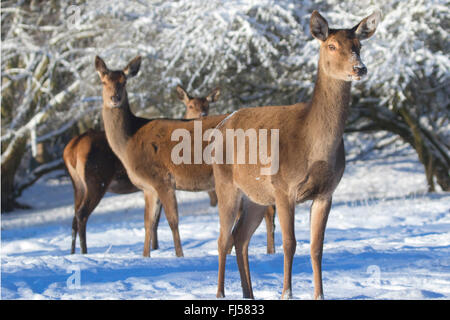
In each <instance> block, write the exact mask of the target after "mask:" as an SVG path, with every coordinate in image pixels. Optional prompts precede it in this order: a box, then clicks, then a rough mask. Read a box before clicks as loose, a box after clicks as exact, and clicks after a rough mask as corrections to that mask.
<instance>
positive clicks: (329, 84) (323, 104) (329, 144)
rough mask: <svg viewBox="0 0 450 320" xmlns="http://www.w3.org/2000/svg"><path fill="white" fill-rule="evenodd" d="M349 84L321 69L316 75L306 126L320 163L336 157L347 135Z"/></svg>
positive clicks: (312, 154)
mask: <svg viewBox="0 0 450 320" xmlns="http://www.w3.org/2000/svg"><path fill="white" fill-rule="evenodd" d="M350 88H351V82H350V81H343V80H339V79H335V78H332V77H330V76H329V75H327V74H326V72H325V71H324V70H323V67H322V66H321V60H320V59H319V67H318V72H317V79H316V84H315V87H314V92H313V97H312V100H311V102H310V112H309V113H308V119H307V123H308V125H309V126H310V127H309V128H308V129H309V130H308V133H309V135H310V136H309V139H308V140H309V141H310V144H311V156H312V157H313V158H314V159H317V160H327V159H328V160H331V158H334V155H335V153H336V150H337V148H338V147H339V145H340V143H341V140H342V136H343V134H344V127H345V122H346V120H347V116H348V109H349V102H350Z"/></svg>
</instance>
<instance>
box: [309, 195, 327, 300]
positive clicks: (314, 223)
mask: <svg viewBox="0 0 450 320" xmlns="http://www.w3.org/2000/svg"><path fill="white" fill-rule="evenodd" d="M330 208H331V198H329V199H316V200H314V201H313V203H312V205H311V212H310V225H311V264H312V268H313V275H314V299H316V300H321V299H323V288H322V252H323V240H324V237H325V228H326V225H327V220H328V214H329V212H330Z"/></svg>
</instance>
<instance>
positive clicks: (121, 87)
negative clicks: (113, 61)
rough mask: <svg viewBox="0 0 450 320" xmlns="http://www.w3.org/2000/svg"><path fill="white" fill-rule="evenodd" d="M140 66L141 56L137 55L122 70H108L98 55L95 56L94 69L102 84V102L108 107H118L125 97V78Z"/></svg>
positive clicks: (135, 72)
mask: <svg viewBox="0 0 450 320" xmlns="http://www.w3.org/2000/svg"><path fill="white" fill-rule="evenodd" d="M140 66H141V57H140V56H137V57H136V58H134V59H133V60H131V61H130V63H128V65H127V66H126V67H125V68H124V69H123V70H114V71H113V70H109V69H108V67H107V66H106V63H105V62H104V61H103V60H102V59H101V58H100V57H99V56H96V57H95V69H96V70H97V73H98V75H99V76H100V80H101V81H102V85H103V92H102V95H103V104H104V105H105V106H107V107H109V108H118V107H120V106H121V105H122V104H123V102H124V101H125V99H126V98H127V90H126V84H127V79H128V78H131V77H134V76H135V75H136V74H137V73H138V72H139V68H140Z"/></svg>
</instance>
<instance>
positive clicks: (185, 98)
mask: <svg viewBox="0 0 450 320" xmlns="http://www.w3.org/2000/svg"><path fill="white" fill-rule="evenodd" d="M177 96H178V99H180V100H181V101H183V102H184V103H185V104H187V103H188V102H189V99H190V97H189V95H188V93H187V92H186V90H184V89H183V88H182V87H181V86H180V85H178V86H177Z"/></svg>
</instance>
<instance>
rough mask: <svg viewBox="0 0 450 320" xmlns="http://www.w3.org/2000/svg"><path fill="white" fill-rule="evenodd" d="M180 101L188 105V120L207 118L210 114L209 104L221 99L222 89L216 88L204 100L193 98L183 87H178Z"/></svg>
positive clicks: (186, 115) (186, 116)
mask: <svg viewBox="0 0 450 320" xmlns="http://www.w3.org/2000/svg"><path fill="white" fill-rule="evenodd" d="M177 95H178V99H180V100H181V101H183V103H184V104H185V105H186V114H185V116H184V117H185V118H186V119H195V118H200V117H204V116H207V115H208V113H209V104H210V103H213V102H216V101H217V100H218V99H219V95H220V89H219V88H215V89H214V90H213V91H211V93H210V94H209V95H207V96H206V97H204V98H193V97H191V96H190V95H189V94H188V93H187V92H186V90H184V89H183V88H182V87H181V86H177Z"/></svg>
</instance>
